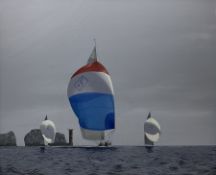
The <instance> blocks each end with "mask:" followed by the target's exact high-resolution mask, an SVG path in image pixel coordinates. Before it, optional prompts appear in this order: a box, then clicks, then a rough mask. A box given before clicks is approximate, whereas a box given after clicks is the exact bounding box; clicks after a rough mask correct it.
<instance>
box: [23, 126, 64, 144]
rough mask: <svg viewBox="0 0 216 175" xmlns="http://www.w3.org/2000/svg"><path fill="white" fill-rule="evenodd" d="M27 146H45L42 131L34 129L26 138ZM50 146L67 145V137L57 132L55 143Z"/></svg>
mask: <svg viewBox="0 0 216 175" xmlns="http://www.w3.org/2000/svg"><path fill="white" fill-rule="evenodd" d="M24 142H25V146H43V145H44V139H43V136H42V133H41V131H40V129H32V130H31V131H30V132H28V133H27V134H26V135H25V137H24ZM50 145H55V146H62V145H67V142H66V139H65V135H64V134H62V133H59V132H57V133H56V136H55V141H54V143H52V144H50Z"/></svg>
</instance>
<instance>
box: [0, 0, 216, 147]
mask: <svg viewBox="0 0 216 175" xmlns="http://www.w3.org/2000/svg"><path fill="white" fill-rule="evenodd" d="M93 38H96V39H97V51H98V55H99V60H100V62H102V63H103V64H104V65H105V66H106V68H107V69H108V71H109V72H110V74H111V77H112V80H113V86H114V90H115V107H116V132H115V134H114V138H113V144H114V145H115V144H118V145H119V144H120V145H124V144H126V145H142V144H143V123H144V120H145V119H146V116H147V114H148V112H149V111H151V112H152V115H153V116H154V117H155V118H156V119H157V120H158V122H159V123H160V125H161V129H162V135H161V138H160V140H159V142H158V143H157V144H158V145H176V144H177V145H187V144H189V145H191V144H216V134H215V133H216V127H215V125H216V2H215V1H214V0H115V1H114V0H61V1H59V0H45V1H44V0H20V1H16V0H10V1H8V0H1V1H0V132H1V133H3V132H8V131H10V130H13V131H14V132H15V133H16V137H17V143H18V145H24V141H23V139H24V136H25V134H26V133H27V132H29V131H30V130H31V129H34V128H39V126H40V123H41V121H42V120H43V119H44V117H45V115H46V114H47V115H48V118H49V119H51V120H53V121H54V122H55V124H56V127H57V130H58V132H61V133H64V134H65V136H66V137H68V131H67V130H68V128H73V129H74V134H75V135H74V143H75V144H76V145H82V144H89V142H86V141H85V140H83V139H82V137H81V135H80V131H79V126H78V121H77V118H76V117H75V114H74V113H73V112H72V110H71V108H70V105H69V101H68V99H67V86H68V83H69V80H70V76H71V75H72V73H73V72H74V71H76V70H77V69H78V68H79V67H81V66H83V65H84V64H85V63H86V61H87V59H88V57H89V55H90V53H91V51H92V48H93V46H94V42H93Z"/></svg>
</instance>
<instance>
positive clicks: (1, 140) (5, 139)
mask: <svg viewBox="0 0 216 175" xmlns="http://www.w3.org/2000/svg"><path fill="white" fill-rule="evenodd" d="M0 146H16V136H15V134H14V132H13V131H10V132H8V133H3V134H0Z"/></svg>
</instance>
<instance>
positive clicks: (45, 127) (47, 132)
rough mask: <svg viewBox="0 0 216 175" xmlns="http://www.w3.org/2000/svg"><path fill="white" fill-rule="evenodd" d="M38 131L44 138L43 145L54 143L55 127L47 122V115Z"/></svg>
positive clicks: (52, 123)
mask: <svg viewBox="0 0 216 175" xmlns="http://www.w3.org/2000/svg"><path fill="white" fill-rule="evenodd" d="M40 130H41V133H42V136H43V138H44V145H48V144H50V143H53V142H54V141H55V135H56V127H55V124H54V122H53V121H51V120H48V117H47V115H46V117H45V119H44V121H42V123H41V125H40Z"/></svg>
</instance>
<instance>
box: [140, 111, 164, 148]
mask: <svg viewBox="0 0 216 175" xmlns="http://www.w3.org/2000/svg"><path fill="white" fill-rule="evenodd" d="M160 133H161V129H160V125H159V123H158V122H157V120H155V119H154V118H153V117H152V116H151V113H149V115H148V117H147V120H146V121H145V123H144V139H145V144H146V145H154V143H155V142H157V141H158V140H159V138H160Z"/></svg>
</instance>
